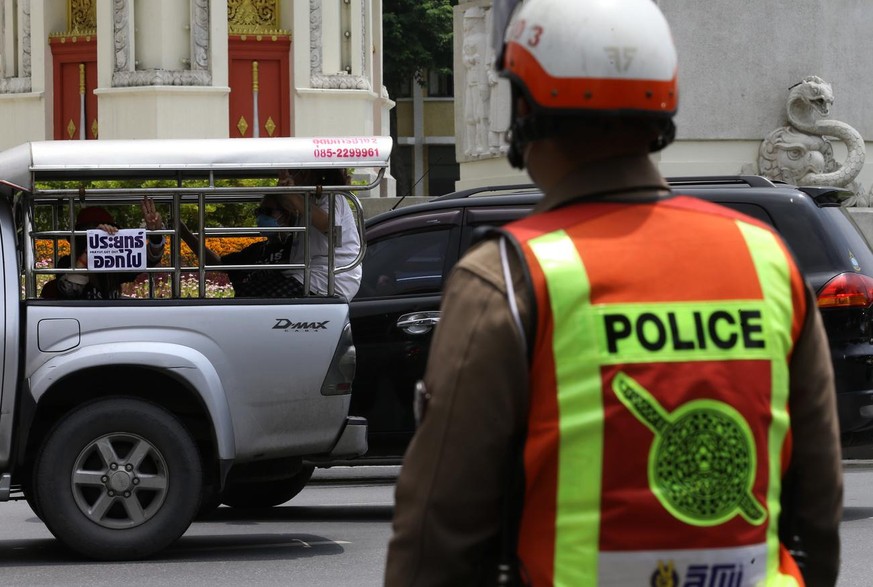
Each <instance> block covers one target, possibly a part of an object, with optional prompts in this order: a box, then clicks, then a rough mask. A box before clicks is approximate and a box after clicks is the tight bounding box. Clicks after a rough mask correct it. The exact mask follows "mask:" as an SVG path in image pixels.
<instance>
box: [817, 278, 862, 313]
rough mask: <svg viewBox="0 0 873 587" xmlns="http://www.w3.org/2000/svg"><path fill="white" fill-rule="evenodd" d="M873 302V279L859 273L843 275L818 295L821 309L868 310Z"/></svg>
mask: <svg viewBox="0 0 873 587" xmlns="http://www.w3.org/2000/svg"><path fill="white" fill-rule="evenodd" d="M870 302H873V278H871V277H868V276H866V275H861V274H859V273H841V274H839V275H837V276H836V277H834V278H833V279H831V280H830V281H828V282H827V283H826V284H825V286H824V287H823V288H821V291H820V292H819V294H818V307H819V308H866V307H867V306H869V305H870Z"/></svg>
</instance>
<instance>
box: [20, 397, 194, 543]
mask: <svg viewBox="0 0 873 587" xmlns="http://www.w3.org/2000/svg"><path fill="white" fill-rule="evenodd" d="M202 469H203V468H202V465H201V462H200V455H199V452H198V450H197V446H196V445H195V443H194V441H193V440H192V438H191V435H190V434H189V433H188V431H187V430H186V429H185V427H184V426H183V425H182V423H181V422H180V421H179V420H178V419H176V417H175V416H173V415H172V414H171V413H170V412H168V411H167V410H165V409H163V408H161V407H159V406H157V405H155V404H152V403H149V402H146V401H142V400H138V399H133V398H112V399H104V400H98V401H95V402H91V403H89V404H86V405H84V406H82V407H80V408H78V409H77V410H75V411H73V412H71V413H70V414H68V415H66V416H64V417H63V418H62V419H61V420H60V421H59V422H58V423H57V424H56V425H55V427H54V428H53V429H52V431H51V432H50V433H49V435H48V437H47V438H46V441H45V443H44V444H43V446H42V448H41V449H40V452H39V456H38V457H37V460H36V469H35V474H34V489H35V497H36V503H37V505H38V507H39V510H40V515H41V517H42V519H43V521H44V522H45V524H46V526H47V527H48V529H49V530H50V531H51V532H52V534H54V535H55V537H57V538H58V540H60V541H61V542H63V543H64V544H65V545H66V546H68V547H69V548H71V549H72V550H74V551H76V552H78V553H80V554H82V555H85V556H87V557H90V558H93V559H99V560H131V559H140V558H144V557H147V556H150V555H153V554H155V553H156V552H158V551H160V550H163V549H164V548H166V547H167V546H169V545H170V544H171V543H172V542H174V541H175V540H176V539H177V538H179V536H181V535H182V534H183V533H184V532H185V530H186V529H187V528H188V526H190V525H191V521H192V520H193V519H194V515H195V514H196V513H197V511H198V509H199V507H200V498H201V490H202V486H203V472H202Z"/></svg>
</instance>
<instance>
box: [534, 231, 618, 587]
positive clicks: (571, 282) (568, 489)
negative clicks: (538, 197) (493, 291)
mask: <svg viewBox="0 0 873 587" xmlns="http://www.w3.org/2000/svg"><path fill="white" fill-rule="evenodd" d="M529 244H530V247H531V249H532V250H533V252H534V254H535V255H536V257H537V260H538V261H539V263H540V266H541V267H542V269H543V272H544V273H545V275H546V280H547V281H548V284H549V287H548V290H549V304H550V305H551V308H552V315H553V316H554V319H555V328H554V334H555V336H554V339H553V340H552V345H553V348H554V351H553V353H554V357H555V379H556V381H557V386H558V420H559V422H560V424H559V426H560V432H561V440H560V443H561V444H560V447H559V454H558V495H557V499H556V503H555V507H556V510H557V512H556V514H557V515H556V520H555V534H556V536H555V563H554V564H555V568H554V578H555V585H576V586H579V587H584V586H585V585H596V584H597V573H598V568H597V567H598V556H599V550H600V549H599V544H600V492H601V475H602V471H603V400H602V395H601V391H600V365H599V361H598V359H597V356H596V352H597V351H596V349H597V340H596V338H595V336H594V333H595V331H596V329H595V327H594V323H593V319H594V316H593V314H591V312H589V311H588V310H589V308H590V307H591V299H590V297H589V293H590V291H591V287H590V285H589V283H588V274H587V272H586V271H585V267H584V265H583V264H582V259H581V258H580V257H579V254H578V252H577V251H576V247H575V245H574V244H573V241H572V239H570V237H569V236H567V234H566V233H565V232H564V231H558V232H553V233H550V234H546V235H543V236H541V237H538V238H535V239H532V240H531V241H530V242H529ZM565 324H572V325H573V326H571V327H569V328H563V327H561V326H563V325H565ZM569 431H573V432H574V433H576V434H579V436H575V437H571V436H570V434H569ZM580 436H584V437H580Z"/></svg>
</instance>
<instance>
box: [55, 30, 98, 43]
mask: <svg viewBox="0 0 873 587" xmlns="http://www.w3.org/2000/svg"><path fill="white" fill-rule="evenodd" d="M92 38H93V39H96V38H97V30H96V29H95V30H93V31H80V32H78V33H50V34H49V42H51V41H54V40H55V39H57V40H59V41H60V42H61V43H62V44H63V43H66V42H67V41H70V42H71V43H76V42H77V41H86V42H89V43H90V42H91V39H92Z"/></svg>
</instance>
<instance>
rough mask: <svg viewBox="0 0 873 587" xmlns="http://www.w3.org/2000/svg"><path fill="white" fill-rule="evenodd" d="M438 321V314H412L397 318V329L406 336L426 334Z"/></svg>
mask: <svg viewBox="0 0 873 587" xmlns="http://www.w3.org/2000/svg"><path fill="white" fill-rule="evenodd" d="M439 321H440V313H439V312H414V313H412V314H404V315H403V316H401V317H400V318H398V319H397V328H399V329H400V330H402V331H403V332H405V333H407V334H427V333H428V332H430V331H431V330H432V329H433V327H434V326H436V325H437V322H439Z"/></svg>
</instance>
